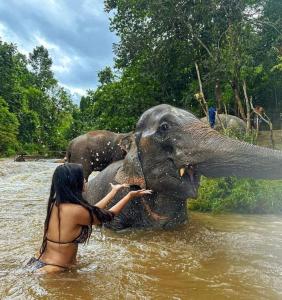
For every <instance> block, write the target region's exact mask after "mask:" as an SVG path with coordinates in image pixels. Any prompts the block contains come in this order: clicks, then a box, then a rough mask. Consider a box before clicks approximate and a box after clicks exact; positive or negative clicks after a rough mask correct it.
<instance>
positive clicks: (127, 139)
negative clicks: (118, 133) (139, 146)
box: [118, 132, 134, 153]
mask: <svg viewBox="0 0 282 300" xmlns="http://www.w3.org/2000/svg"><path fill="white" fill-rule="evenodd" d="M132 143H134V134H133V132H129V133H128V134H126V135H124V136H123V137H122V138H121V139H120V141H119V143H118V145H119V146H120V148H121V149H122V150H124V151H125V152H126V153H128V152H129V150H130V148H131V145H132Z"/></svg>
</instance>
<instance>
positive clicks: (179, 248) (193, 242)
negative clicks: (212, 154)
mask: <svg viewBox="0 0 282 300" xmlns="http://www.w3.org/2000/svg"><path fill="white" fill-rule="evenodd" d="M56 166H57V164H55V163H53V162H52V161H38V162H26V163H15V162H13V161H11V160H4V161H0V203H1V204H0V205H1V209H0V226H1V231H0V250H1V251H0V298H1V299H41V298H42V299H100V298H103V299H187V298H188V299H189V298H191V299H227V298H228V299H266V298H267V299H279V298H280V299H281V293H282V267H281V263H280V262H281V260H282V251H281V247H282V229H281V224H282V218H281V217H275V216H242V215H215V216H214V215H208V214H199V213H196V214H195V213H193V214H192V215H191V219H190V222H189V224H187V225H184V226H180V227H178V228H176V229H174V230H168V231H161V230H156V231H154V230H143V231H142V230H139V231H135V230H132V231H127V232H121V233H116V232H112V231H110V230H107V229H99V228H98V229H94V231H93V236H92V238H91V241H90V242H89V244H88V245H86V246H85V247H81V248H80V250H79V263H78V266H77V268H75V269H74V270H72V271H69V272H65V273H61V274H56V275H52V276H50V275H45V276H38V275H35V274H31V273H28V272H27V270H25V269H24V268H23V267H22V266H23V265H24V264H25V263H26V262H27V261H28V260H29V258H30V257H31V256H32V255H33V254H34V253H35V252H36V251H37V250H38V249H39V246H40V243H41V238H42V236H41V234H42V228H43V220H44V218H45V211H46V203H47V198H48V193H49V188H50V183H51V177H52V174H53V171H54V169H55V168H56ZM92 176H93V175H92Z"/></svg>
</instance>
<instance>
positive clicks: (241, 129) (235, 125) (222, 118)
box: [200, 114, 247, 134]
mask: <svg viewBox="0 0 282 300" xmlns="http://www.w3.org/2000/svg"><path fill="white" fill-rule="evenodd" d="M200 120H201V121H202V122H204V123H206V124H208V120H207V117H204V118H201V119H200ZM222 125H223V127H224V128H225V129H231V130H232V131H234V132H237V133H240V134H244V133H245V132H246V128H247V124H246V122H245V121H244V120H242V119H240V118H238V117H236V116H233V115H229V114H217V115H216V119H215V125H214V129H215V130H222V129H223V128H222Z"/></svg>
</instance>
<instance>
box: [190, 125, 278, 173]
mask: <svg viewBox="0 0 282 300" xmlns="http://www.w3.org/2000/svg"><path fill="white" fill-rule="evenodd" d="M198 133H199V132H198ZM190 134H193V135H195V136H194V138H195V139H197V145H198V148H197V149H198V150H197V166H198V170H199V172H200V173H201V174H203V175H204V176H207V177H222V176H237V177H243V178H255V179H282V151H278V150H272V149H269V148H264V147H259V146H255V145H252V144H249V143H246V142H241V141H238V140H234V139H231V138H228V137H225V136H222V135H220V134H219V133H218V132H216V131H215V130H212V129H209V130H207V131H205V132H202V133H201V134H197V133H195V131H194V132H193V133H190Z"/></svg>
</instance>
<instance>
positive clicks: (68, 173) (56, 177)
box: [40, 163, 114, 254]
mask: <svg viewBox="0 0 282 300" xmlns="http://www.w3.org/2000/svg"><path fill="white" fill-rule="evenodd" d="M83 186H84V176H83V168H82V165H79V164H74V163H66V164H63V165H60V166H58V167H57V168H56V169H55V172H54V174H53V178H52V183H51V189H50V196H49V200H48V205H47V215H46V219H45V222H44V234H43V242H42V245H41V249H40V253H41V254H42V253H43V252H44V251H45V249H46V242H47V231H48V227H49V221H50V217H51V213H52V208H53V206H54V204H55V205H56V206H57V207H58V219H59V241H60V204H62V203H73V204H79V205H81V206H83V207H84V208H86V209H87V210H88V212H89V216H90V222H89V225H92V223H93V221H94V217H93V214H94V215H95V216H96V217H97V219H98V220H99V221H100V222H101V223H105V222H110V221H111V220H112V219H113V218H114V213H112V212H110V211H108V210H105V209H101V208H99V207H97V206H94V205H91V204H90V203H89V202H88V201H86V200H85V199H84V198H83V196H82V192H83ZM91 233H92V227H91V226H89V231H88V239H89V238H90V235H91Z"/></svg>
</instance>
